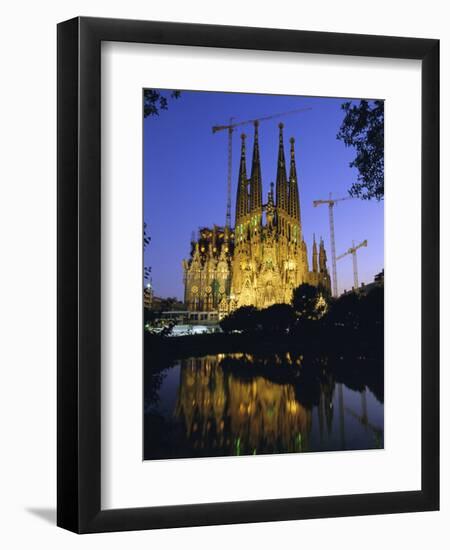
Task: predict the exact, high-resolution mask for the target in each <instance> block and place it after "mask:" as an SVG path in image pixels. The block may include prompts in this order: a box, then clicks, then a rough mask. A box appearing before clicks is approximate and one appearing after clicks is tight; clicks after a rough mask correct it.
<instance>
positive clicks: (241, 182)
mask: <svg viewBox="0 0 450 550" xmlns="http://www.w3.org/2000/svg"><path fill="white" fill-rule="evenodd" d="M246 137H247V136H246V135H245V134H242V135H241V140H242V143H241V164H240V166H239V179H238V186H237V195H236V225H237V224H238V222H239V220H240V219H241V218H242V217H243V216H245V215H246V214H247V212H248V191H247V161H246V157H245V138H246Z"/></svg>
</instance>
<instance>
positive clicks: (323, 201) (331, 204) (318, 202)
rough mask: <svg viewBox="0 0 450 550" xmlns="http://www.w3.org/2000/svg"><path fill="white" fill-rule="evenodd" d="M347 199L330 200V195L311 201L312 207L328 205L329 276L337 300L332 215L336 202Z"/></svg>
mask: <svg viewBox="0 0 450 550" xmlns="http://www.w3.org/2000/svg"><path fill="white" fill-rule="evenodd" d="M349 199H353V197H342V198H341V199H332V198H331V193H330V198H329V199H320V200H316V201H313V205H314V207H316V206H319V205H321V204H327V205H328V215H329V218H330V244H331V275H332V278H333V289H332V290H333V296H334V297H335V298H337V295H338V287H337V270H336V242H335V239H334V214H333V208H334V205H335V204H336V203H337V202H341V201H347V200H349Z"/></svg>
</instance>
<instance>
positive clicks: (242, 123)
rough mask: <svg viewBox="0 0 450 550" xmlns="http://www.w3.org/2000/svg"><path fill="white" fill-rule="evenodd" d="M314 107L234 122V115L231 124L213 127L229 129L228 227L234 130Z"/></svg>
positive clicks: (227, 222)
mask: <svg viewBox="0 0 450 550" xmlns="http://www.w3.org/2000/svg"><path fill="white" fill-rule="evenodd" d="M311 109H312V107H305V108H303V109H294V110H293V111H285V112H284V113H276V114H274V115H268V116H262V117H259V118H252V119H249V120H243V121H240V122H234V123H233V117H231V118H230V120H229V122H230V123H229V124H226V125H225V124H224V125H217V126H213V127H212V132H213V134H215V133H217V132H221V131H222V130H227V131H228V162H227V212H226V218H225V226H226V227H227V229H230V227H231V185H232V177H233V131H234V129H235V128H237V127H238V126H244V125H245V124H254V123H255V122H261V121H264V120H271V119H273V118H279V117H281V116H287V115H293V114H295V113H300V112H302V111H310V110H311Z"/></svg>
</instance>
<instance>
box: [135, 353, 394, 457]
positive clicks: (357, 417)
mask: <svg viewBox="0 0 450 550" xmlns="http://www.w3.org/2000/svg"><path fill="white" fill-rule="evenodd" d="M325 366H327V368H325ZM361 368H367V369H368V368H372V369H373V368H374V366H373V365H365V364H364V363H362V364H361V362H360V364H359V370H360V371H361ZM340 370H341V371H342V369H340ZM347 370H348V369H347ZM344 371H345V369H344ZM348 376H349V375H348V373H347V377H348ZM338 379H339V376H338V373H337V372H334V371H333V369H332V368H331V369H330V368H328V365H321V364H320V361H319V364H317V362H316V364H315V365H313V366H310V367H308V366H306V365H305V364H304V361H303V357H301V356H297V357H292V356H291V355H290V354H285V355H283V356H279V355H278V356H272V357H257V356H248V355H245V354H226V355H223V354H218V355H210V356H206V357H201V358H198V357H197V358H189V359H184V360H180V361H177V362H175V363H174V364H172V365H170V366H169V367H168V368H166V369H164V370H162V372H161V371H159V372H153V373H150V374H147V373H146V378H145V391H146V395H145V419H144V428H145V433H144V458H145V459H152V458H175V457H195V456H230V455H248V454H266V453H287V452H307V451H324V450H344V449H370V448H379V447H382V446H383V429H382V426H383V405H382V403H381V402H380V400H379V399H377V398H375V396H374V394H373V393H372V392H371V391H370V390H368V388H367V386H366V385H365V384H363V383H361V380H357V379H356V378H355V377H353V380H351V377H350V378H349V380H347V384H346V383H344V382H343V381H342V380H338ZM351 388H352V389H351ZM355 390H356V391H355Z"/></svg>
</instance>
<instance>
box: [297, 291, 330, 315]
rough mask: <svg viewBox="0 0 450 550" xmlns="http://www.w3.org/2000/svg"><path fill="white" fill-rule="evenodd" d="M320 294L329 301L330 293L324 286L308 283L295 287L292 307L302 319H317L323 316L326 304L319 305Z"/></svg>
mask: <svg viewBox="0 0 450 550" xmlns="http://www.w3.org/2000/svg"><path fill="white" fill-rule="evenodd" d="M320 296H323V297H324V299H325V301H327V300H328V298H329V293H328V292H327V291H325V290H324V289H323V288H322V287H316V286H312V285H309V284H307V283H304V284H302V285H300V286H298V287H297V288H295V289H294V292H293V295H292V307H293V308H294V310H295V312H296V313H297V315H298V316H299V317H300V319H303V320H305V319H309V320H316V319H319V318H320V317H322V315H323V313H324V310H325V308H326V304H324V306H318V300H319V298H320Z"/></svg>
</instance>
